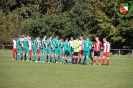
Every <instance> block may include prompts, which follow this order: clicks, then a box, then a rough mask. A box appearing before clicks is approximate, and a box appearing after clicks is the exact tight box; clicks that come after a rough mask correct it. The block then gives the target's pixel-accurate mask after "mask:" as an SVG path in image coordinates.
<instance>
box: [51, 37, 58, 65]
mask: <svg viewBox="0 0 133 88" xmlns="http://www.w3.org/2000/svg"><path fill="white" fill-rule="evenodd" d="M58 38H59V37H58V36H57V35H56V37H55V38H54V39H53V40H52V50H53V55H52V62H55V61H56V63H58Z"/></svg>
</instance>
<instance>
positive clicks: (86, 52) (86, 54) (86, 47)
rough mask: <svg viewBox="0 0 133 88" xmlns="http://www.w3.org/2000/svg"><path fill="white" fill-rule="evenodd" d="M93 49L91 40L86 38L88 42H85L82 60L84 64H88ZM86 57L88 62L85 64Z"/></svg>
mask: <svg viewBox="0 0 133 88" xmlns="http://www.w3.org/2000/svg"><path fill="white" fill-rule="evenodd" d="M91 47H92V42H91V41H90V40H89V37H86V40H84V51H83V57H82V60H81V63H82V64H88V57H89V56H90V50H91ZM85 57H86V62H84V58H85Z"/></svg>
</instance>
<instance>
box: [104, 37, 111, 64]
mask: <svg viewBox="0 0 133 88" xmlns="http://www.w3.org/2000/svg"><path fill="white" fill-rule="evenodd" d="M103 42H104V44H103V48H104V51H103V58H102V65H104V59H105V57H106V59H107V65H109V54H110V43H109V42H108V41H107V40H106V38H103Z"/></svg>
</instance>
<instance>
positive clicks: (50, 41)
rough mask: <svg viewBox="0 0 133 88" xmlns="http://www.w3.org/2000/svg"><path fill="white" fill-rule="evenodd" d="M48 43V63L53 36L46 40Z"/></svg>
mask: <svg viewBox="0 0 133 88" xmlns="http://www.w3.org/2000/svg"><path fill="white" fill-rule="evenodd" d="M46 44H47V48H46V51H47V55H48V63H50V56H51V47H52V36H50V37H49V38H48V39H47V40H46Z"/></svg>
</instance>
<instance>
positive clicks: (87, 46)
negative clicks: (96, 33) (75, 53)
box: [84, 40, 92, 51]
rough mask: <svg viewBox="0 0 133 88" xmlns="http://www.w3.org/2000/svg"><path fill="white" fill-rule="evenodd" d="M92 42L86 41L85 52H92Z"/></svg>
mask: <svg viewBox="0 0 133 88" xmlns="http://www.w3.org/2000/svg"><path fill="white" fill-rule="evenodd" d="M91 46H92V42H91V41H90V40H84V51H89V50H91Z"/></svg>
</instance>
